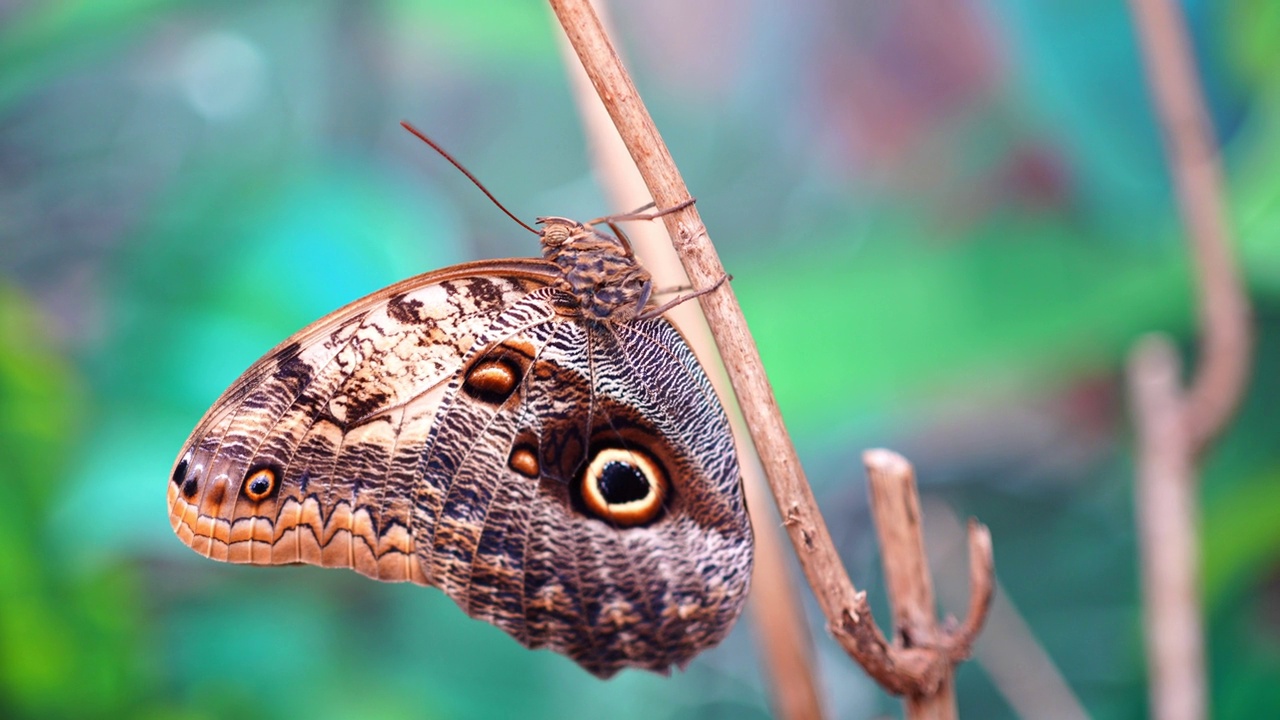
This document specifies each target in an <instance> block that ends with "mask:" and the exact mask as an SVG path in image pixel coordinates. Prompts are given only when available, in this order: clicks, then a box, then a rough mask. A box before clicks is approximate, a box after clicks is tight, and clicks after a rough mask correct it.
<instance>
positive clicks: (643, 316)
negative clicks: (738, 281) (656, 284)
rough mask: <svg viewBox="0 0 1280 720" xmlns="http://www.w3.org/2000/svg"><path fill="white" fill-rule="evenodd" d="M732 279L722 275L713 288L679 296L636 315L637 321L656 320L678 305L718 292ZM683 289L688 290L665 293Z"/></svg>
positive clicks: (727, 275)
mask: <svg viewBox="0 0 1280 720" xmlns="http://www.w3.org/2000/svg"><path fill="white" fill-rule="evenodd" d="M732 279H733V276H732V275H729V274H727V273H726V274H724V275H721V276H720V279H719V280H717V281H716V282H715V284H714V285H712V286H711V287H705V288H702V289H701V290H694V291H693V292H691V293H687V294H685V295H681V296H679V297H675V298H672V299H670V300H668V301H667V302H665V303H663V304H661V305H659V306H658V307H656V308H653V309H652V310H646V311H644V312H642V313H640V314H638V315H636V319H637V320H648V319H649V318H655V317H658V316H659V315H661V314H662V313H664V312H666V311H668V310H670V309H671V308H673V307H675V306H677V305H679V304H681V303H684V302H688V301H690V300H692V299H694V298H696V297H700V296H702V295H706V294H707V293H709V292H712V291H714V290H716V289H717V288H719V287H720V286H721V285H723V284H725V283H726V282H727V281H729V280H732ZM682 289H687V288H673V289H671V290H668V291H665V292H678V291H680V290H682ZM659 294H662V293H659ZM646 295H647V293H646Z"/></svg>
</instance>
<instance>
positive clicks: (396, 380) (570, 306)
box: [168, 128, 752, 678]
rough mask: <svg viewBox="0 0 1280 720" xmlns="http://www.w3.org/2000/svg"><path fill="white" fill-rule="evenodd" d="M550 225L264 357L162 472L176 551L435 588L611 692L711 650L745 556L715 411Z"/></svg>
mask: <svg viewBox="0 0 1280 720" xmlns="http://www.w3.org/2000/svg"><path fill="white" fill-rule="evenodd" d="M410 129H411V130H412V128H410ZM433 145H434V143H433ZM442 152H443V151H442ZM446 157H448V156H447V155H446ZM450 159H451V158H450ZM464 172H465V171H464ZM468 175H469V174H468ZM477 184H478V183H477ZM482 189H483V188H482ZM539 223H540V224H541V226H542V230H541V232H540V236H541V243H542V254H543V259H533V258H529V259H513V260H488V261H482V262H473V263H467V264H464V265H458V266H455V267H451V268H445V269H443V270H437V271H435V272H431V273H427V274H425V275H419V276H417V277H414V278H410V279H408V280H404V281H402V282H399V283H397V284H395V285H392V286H391V287H388V288H385V289H383V290H381V291H379V292H376V293H374V294H372V295H369V296H368V297H365V298H362V299H360V300H357V301H355V302H354V303H351V304H350V305H347V306H346V307H344V308H341V309H340V310H337V311H336V312H334V313H332V314H330V315H329V316H327V317H325V318H322V319H321V320H319V321H317V322H315V323H313V324H312V325H310V326H309V327H307V328H305V329H303V330H302V331H301V332H299V333H297V334H296V335H294V336H293V337H291V338H289V339H288V340H286V341H285V342H284V343H282V344H281V345H280V346H278V347H276V348H275V349H274V350H272V351H271V352H270V353H268V354H267V355H266V356H265V357H263V358H262V359H260V360H258V361H257V362H256V363H254V364H253V365H252V366H251V367H250V368H249V369H248V370H247V371H245V373H244V374H243V375H242V376H241V377H240V378H239V379H238V380H236V382H235V383H234V384H233V385H232V386H231V387H230V388H228V389H227V391H226V392H225V393H223V395H222V397H221V398H219V399H218V401H217V402H216V403H214V405H213V407H212V408H210V409H209V411H208V412H207V413H206V414H205V416H204V418H203V419H202V420H201V421H200V423H199V424H198V425H197V426H196V428H195V430H194V431H193V432H192V433H191V436H190V438H188V439H187V442H186V444H185V445H184V446H183V449H182V451H181V453H180V454H179V455H178V458H177V461H176V462H175V463H174V466H173V472H172V475H171V481H170V483H169V490H168V498H169V519H170V522H171V523H172V525H173V528H174V531H175V532H176V533H177V535H178V537H180V538H181V539H182V541H183V542H185V543H187V544H188V545H190V546H191V547H192V549H194V550H195V551H196V552H198V553H200V554H202V555H206V556H208V557H211V558H214V559H216V560H225V561H228V562H236V563H254V564H259V565H279V564H293V563H307V564H312V565H323V566H326V567H346V568H351V569H353V570H356V571H357V572H360V573H362V574H364V575H367V576H369V577H372V578H375V579H378V580H384V581H389V582H399V581H411V582H415V583H419V584H422V585H432V586H435V587H438V588H440V589H441V590H443V591H444V592H445V593H446V594H448V595H449V597H451V598H453V600H454V601H455V602H457V604H458V605H459V606H460V607H461V608H462V609H463V610H464V611H466V613H467V614H468V615H470V616H471V617H474V618H478V619H482V620H485V621H488V622H490V623H493V624H494V625H496V626H498V627H500V628H502V629H503V630H504V631H506V632H507V633H509V634H510V635H511V636H512V637H514V638H515V639H516V640H518V641H519V642H520V643H521V644H523V645H525V646H527V647H530V648H538V647H549V648H551V649H553V650H556V651H557V652H561V653H564V654H565V655H568V656H569V657H570V658H572V659H573V660H575V661H577V662H578V663H579V664H581V665H582V666H583V667H584V668H586V669H587V670H589V671H590V672H592V673H594V674H596V675H598V676H600V677H602V678H607V677H609V676H611V675H613V674H614V673H616V672H617V671H618V670H619V669H621V668H624V667H638V668H645V669H649V670H654V671H658V672H664V673H665V672H668V671H669V668H670V666H671V665H672V664H675V665H678V666H681V667H683V666H684V665H685V664H687V663H688V662H689V661H690V660H691V659H692V658H693V656H694V655H696V654H697V653H698V652H700V651H702V650H703V649H706V648H708V647H710V646H712V645H715V644H716V643H718V642H719V641H720V640H721V639H723V638H724V636H725V635H726V634H727V633H728V631H729V628H730V627H731V625H732V624H733V622H734V620H735V619H736V618H737V616H738V614H739V613H740V612H741V609H742V605H743V602H744V601H745V598H746V594H747V589H748V583H749V579H750V574H751V562H752V535H751V526H750V522H749V520H748V518H747V514H746V508H745V504H744V501H743V497H742V488H741V478H740V475H739V470H738V463H737V458H736V456H735V454H734V446H733V437H732V435H731V433H730V430H729V426H728V423H727V421H726V419H725V413H724V410H723V409H722V408H721V406H720V403H719V401H718V400H717V398H716V394H715V392H714V391H713V390H712V388H711V385H710V383H709V382H708V380H707V376H706V374H705V373H704V372H703V370H702V368H701V366H699V364H698V361H697V359H696V358H695V357H694V355H693V353H692V352H691V351H690V350H689V347H688V345H687V344H686V343H685V340H684V339H683V337H681V335H680V333H679V332H678V331H677V330H676V328H675V327H673V326H672V325H671V323H669V322H668V321H667V320H665V319H664V318H662V317H661V315H660V312H661V310H662V308H655V307H654V305H653V303H652V301H651V297H650V295H651V292H650V288H651V281H650V277H649V274H648V273H647V272H646V271H645V270H644V269H643V268H642V267H641V266H640V265H639V263H638V262H637V261H636V259H635V257H634V256H633V255H632V253H631V251H630V248H629V247H628V246H627V244H626V243H625V241H624V240H623V239H622V238H621V236H620V235H618V236H615V235H609V234H606V233H604V232H601V231H598V230H596V229H595V228H594V227H593V226H592V225H591V224H589V223H585V224H584V223H577V222H574V221H571V220H566V219H563V218H543V219H540V220H539Z"/></svg>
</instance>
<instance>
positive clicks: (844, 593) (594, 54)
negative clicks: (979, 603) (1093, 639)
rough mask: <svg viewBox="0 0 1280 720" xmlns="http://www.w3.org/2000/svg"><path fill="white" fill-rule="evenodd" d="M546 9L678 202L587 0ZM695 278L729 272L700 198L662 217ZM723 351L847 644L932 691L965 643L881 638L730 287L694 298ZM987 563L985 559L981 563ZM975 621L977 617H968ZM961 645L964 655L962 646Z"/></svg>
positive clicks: (828, 610)
mask: <svg viewBox="0 0 1280 720" xmlns="http://www.w3.org/2000/svg"><path fill="white" fill-rule="evenodd" d="M550 4H551V7H552V10H553V11H554V12H555V14H556V17H557V18H558V19H559V21H560V24H561V26H562V27H563V28H564V31H565V34H566V36H567V37H568V39H569V42H570V44H571V45H572V46H573V48H574V51H575V52H576V53H577V55H578V58H579V59H580V60H581V61H582V64H583V67H584V68H585V69H586V71H587V76H588V77H589V78H590V79H591V83H592V85H593V86H594V87H595V89H596V92H597V94H599V95H600V98H601V100H602V101H603V102H604V104H605V107H606V109H607V110H608V112H609V115H610V117H611V118H612V119H613V122H614V125H615V126H616V127H617V128H618V132H619V133H620V134H621V136H622V139H623V142H624V143H625V144H626V146H627V150H628V152H629V153H630V154H631V158H632V160H633V161H634V162H635V164H636V167H637V168H638V169H639V171H640V174H641V175H642V176H643V177H644V180H645V185H646V186H647V187H648V188H649V191H650V193H651V195H652V197H653V200H654V202H655V203H656V204H657V206H658V207H674V206H676V205H678V204H680V203H681V202H684V201H686V200H687V199H688V198H689V197H690V195H689V191H688V188H686V186H685V184H684V181H683V179H682V178H681V177H680V174H679V172H678V171H677V170H676V167H675V163H674V161H673V160H672V158H671V155H670V152H669V151H668V150H667V147H666V145H665V144H664V143H663V141H662V138H661V137H660V136H659V135H658V132H657V129H656V127H655V126H654V124H653V120H652V118H650V116H649V114H648V111H647V110H646V109H645V107H644V105H643V103H642V102H641V100H640V98H639V95H638V94H637V93H636V90H635V87H634V86H633V85H632V83H631V79H630V77H629V76H628V75H627V73H626V71H625V69H624V68H623V67H622V64H621V62H620V61H619V59H618V57H617V54H616V53H615V52H614V50H613V47H612V45H611V44H610V42H609V40H608V38H607V36H606V35H605V33H604V30H603V28H602V27H601V25H600V22H599V19H598V18H597V17H596V15H595V12H594V11H593V10H592V8H591V5H590V2H589V1H588V0H550ZM663 222H664V223H665V224H666V226H667V230H668V232H669V233H670V234H671V237H672V239H673V241H674V242H675V245H676V249H677V251H678V252H679V253H680V258H681V261H682V262H683V264H684V267H685V270H686V272H687V273H688V275H689V280H690V282H691V284H692V285H693V287H695V288H698V287H709V286H710V285H712V284H714V283H715V282H716V281H717V280H719V279H720V278H721V277H722V276H724V275H725V272H724V269H723V268H722V267H721V265H720V261H719V258H718V257H717V255H716V252H715V249H714V247H712V245H711V242H710V239H709V238H708V236H707V230H706V227H705V226H704V225H703V223H702V221H701V219H700V217H699V215H698V210H697V208H696V207H693V206H690V207H686V208H685V209H683V210H680V211H679V212H674V213H671V214H669V215H665V216H664V217H663ZM699 303H700V304H701V306H702V310H703V312H704V313H705V314H706V317H707V321H708V323H709V324H710V326H711V331H712V335H713V336H714V337H715V339H716V344H717V346H718V347H719V349H720V354H721V357H722V358H723V359H724V362H725V367H726V370H727V371H728V374H729V379H730V381H731V383H732V385H733V388H734V392H735V394H736V395H737V397H738V398H739V401H740V402H741V405H742V410H743V415H744V417H745V419H746V421H747V427H748V429H749V431H750V433H751V438H752V441H753V442H754V444H755V446H756V450H757V452H758V454H759V457H760V459H761V462H762V463H763V464H764V466H765V472H766V475H767V476H768V479H769V483H770V487H771V488H772V490H773V494H774V498H775V500H776V501H777V503H778V508H779V511H780V512H781V514H782V516H783V524H784V526H785V527H786V528H787V532H788V534H789V535H790V537H791V541H792V544H793V545H794V546H795V549H796V553H797V555H798V556H799V559H800V564H801V567H802V568H803V569H804V572H805V575H806V577H807V578H808V580H809V584H810V586H811V587H812V588H813V590H814V593H815V595H816V596H817V598H818V602H819V604H820V605H821V606H822V609H823V612H824V613H825V614H826V616H827V620H828V627H829V629H830V631H831V632H832V634H833V635H835V637H836V639H837V640H838V641H839V642H840V643H841V645H842V646H843V647H844V648H845V650H846V651H847V652H848V653H849V654H850V655H851V656H852V657H854V658H855V659H856V660H857V661H858V662H859V663H860V664H861V665H862V666H863V668H865V669H866V670H867V672H868V673H869V674H870V675H871V676H872V677H873V678H875V679H876V681H877V682H879V683H880V684H881V685H882V686H883V687H885V688H886V689H888V690H889V691H890V692H894V693H897V694H904V695H910V696H918V695H926V694H930V693H932V692H934V691H936V689H937V687H938V686H939V684H940V683H941V682H942V679H943V678H944V677H945V676H946V674H947V673H949V672H950V670H951V667H952V666H953V665H954V663H955V662H957V660H958V659H959V655H961V654H962V653H961V649H960V648H957V647H955V646H952V645H950V643H946V644H945V646H944V647H941V648H938V647H935V648H907V647H903V646H901V645H898V644H892V645H891V644H890V643H888V642H886V640H885V638H884V636H883V634H882V633H881V632H880V630H879V629H878V628H876V626H875V623H874V622H873V621H871V619H870V608H869V606H868V604H867V599H866V594H865V593H862V592H858V591H857V590H856V588H854V586H853V583H852V582H851V581H850V580H849V577H848V575H847V573H846V572H845V570H844V566H843V564H842V563H841V562H840V559H839V556H838V555H837V554H836V550H835V546H834V544H833V543H832V541H831V536H830V534H829V533H828V531H827V527H826V523H825V521H824V520H823V518H822V515H821V514H820V513H819V512H818V509H817V504H816V502H815V501H814V498H813V493H812V491H811V490H810V489H809V485H808V483H807V482H806V480H805V478H804V474H803V471H802V469H801V467H800V462H799V458H798V457H797V455H796V452H795V448H794V446H793V445H792V444H791V441H790V436H789V435H788V433H787V430H786V427H785V426H784V425H783V423H782V418H781V413H780V412H779V411H778V407H777V402H776V401H775V399H774V397H773V390H772V388H771V387H770V385H769V381H768V378H767V377H766V376H765V374H764V369H763V365H762V363H761V361H760V355H759V352H758V351H757V349H756V347H755V344H754V343H753V342H752V340H751V336H750V334H749V332H748V330H747V327H746V322H745V320H744V319H743V317H742V311H741V309H740V308H739V307H738V303H737V300H736V298H735V296H734V293H733V289H732V287H731V286H729V285H728V284H726V285H725V286H723V287H722V288H721V289H720V290H719V291H718V292H714V293H709V294H707V295H703V296H702V297H700V298H699ZM983 567H984V568H986V569H987V570H989V569H990V565H989V564H983ZM974 623H975V625H980V623H981V618H978V619H977V620H975V621H974ZM967 651H968V650H967V648H964V649H963V654H967Z"/></svg>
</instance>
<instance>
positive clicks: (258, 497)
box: [242, 467, 279, 502]
mask: <svg viewBox="0 0 1280 720" xmlns="http://www.w3.org/2000/svg"><path fill="white" fill-rule="evenodd" d="M278 484H279V481H278V473H277V472H276V470H275V469H274V468H269V467H259V468H255V469H253V470H250V471H249V474H248V475H245V478H244V485H243V486H242V487H243V489H244V496H245V497H247V498H249V499H250V500H252V501H253V502H260V501H262V500H264V499H266V498H267V497H269V496H270V495H271V493H273V492H275V489H276V486H277V485H278Z"/></svg>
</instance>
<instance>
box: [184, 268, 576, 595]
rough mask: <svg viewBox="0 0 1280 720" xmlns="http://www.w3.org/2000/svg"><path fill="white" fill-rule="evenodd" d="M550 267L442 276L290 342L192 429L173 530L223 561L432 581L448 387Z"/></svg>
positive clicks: (361, 304) (352, 309)
mask: <svg viewBox="0 0 1280 720" xmlns="http://www.w3.org/2000/svg"><path fill="white" fill-rule="evenodd" d="M548 272H549V271H548V269H547V267H546V266H545V264H543V263H541V262H539V261H533V260H530V261H501V262H490V263H472V264H469V265H461V266H457V267H455V268H450V269H446V270H442V271H439V272H435V273H428V274H426V275H421V276H418V277H416V278H411V279H409V280H406V281H404V282H401V283H397V284H396V285H392V286H391V287H388V288H386V289H384V290H382V291H379V292H378V293H375V294H373V295H370V296H368V297H366V298H363V299H361V300H358V301H356V302H354V303H352V304H350V305H348V306H346V307H344V308H342V309H340V310H337V311H336V312H334V313H332V314H330V315H329V316H327V317H325V318H323V319H321V320H319V321H317V322H316V323H314V324H312V325H311V326H309V327H307V328H306V329H304V330H302V331H301V332H299V333H298V334H297V335H295V336H293V337H292V338H290V339H289V340H287V341H285V342H284V343H283V344H281V345H280V346H279V347H277V348H275V349H274V350H273V351H272V352H270V353H268V354H267V355H266V356H265V357H263V358H262V359H261V360H259V361H258V362H256V363H254V365H253V366H252V367H250V368H249V369H248V370H247V371H245V373H244V374H243V375H242V376H241V377H240V378H239V379H238V380H237V381H236V382H235V383H234V384H232V386H231V387H230V388H229V389H228V390H227V391H226V392H225V393H224V394H223V395H222V397H221V398H219V400H218V401H217V402H216V403H215V404H214V405H213V407H212V408H210V410H209V411H208V412H207V413H206V414H205V416H204V418H203V419H202V420H201V421H200V423H199V424H198V425H197V426H196V429H195V430H194V431H193V432H192V434H191V436H190V437H189V438H188V439H187V442H186V444H185V445H184V447H183V451H182V453H181V455H179V457H178V460H177V461H176V463H175V465H174V469H173V473H172V476H171V480H172V482H171V483H170V484H169V492H168V495H169V518H170V522H171V524H172V525H173V528H174V530H175V532H176V533H177V534H178V536H179V537H180V538H181V539H182V540H183V541H184V542H186V543H187V544H188V545H190V546H191V547H192V548H193V549H194V550H196V551H197V552H199V553H201V554H204V555H206V556H208V557H211V558H214V559H217V560H226V561H231V562H249V563H257V564H282V563H310V564H314V565H324V566H329V567H350V568H353V569H355V570H357V571H359V572H361V573H363V574H365V575H368V576H370V577H373V578H377V579H379V580H391V581H404V580H411V581H414V582H419V583H423V584H430V583H429V580H428V578H427V577H426V576H425V575H424V574H423V571H422V565H421V562H420V561H419V560H418V558H417V548H416V547H415V543H414V534H415V528H414V523H415V521H416V518H415V513H414V511H413V502H414V499H415V495H416V493H417V490H418V482H417V478H418V475H419V468H418V465H419V461H420V455H421V452H422V446H423V443H424V442H425V439H426V437H427V435H428V434H429V433H430V431H431V428H432V425H433V422H434V417H435V414H436V412H437V411H438V408H439V400H440V398H441V396H442V394H443V392H444V390H445V388H446V386H447V385H448V382H449V380H450V379H451V378H452V377H453V375H454V374H455V373H456V372H457V369H458V367H459V365H460V362H461V360H460V359H461V357H462V356H463V355H464V354H465V353H467V352H468V351H469V350H470V346H471V343H472V342H473V340H474V338H475V337H476V336H477V335H478V334H480V333H481V332H482V331H483V330H484V329H485V328H487V327H488V326H489V325H490V324H492V322H493V318H494V317H495V316H498V315H500V314H501V313H502V311H503V309H504V308H505V307H507V306H509V305H511V304H513V303H515V302H517V301H518V300H519V298H522V297H524V296H526V295H527V294H528V293H529V292H531V291H532V290H535V289H536V288H539V287H543V286H545V285H546V283H547V282H549V281H550V280H551V278H553V277H554V276H553V275H548Z"/></svg>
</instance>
